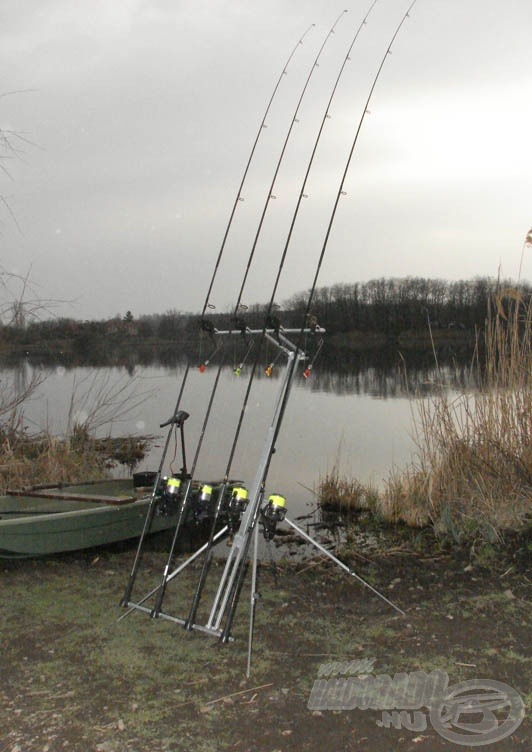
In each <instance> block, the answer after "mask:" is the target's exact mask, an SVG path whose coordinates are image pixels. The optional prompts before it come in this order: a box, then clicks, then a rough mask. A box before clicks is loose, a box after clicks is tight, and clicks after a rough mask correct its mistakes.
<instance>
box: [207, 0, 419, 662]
mask: <svg viewBox="0 0 532 752" xmlns="http://www.w3.org/2000/svg"><path fill="white" fill-rule="evenodd" d="M415 3H416V0H413V1H412V3H411V4H410V5H409V7H408V9H407V11H406V12H405V14H404V15H403V16H402V18H401V20H400V22H399V24H398V26H397V27H396V29H395V32H394V34H393V35H392V37H391V40H390V42H389V44H388V46H387V48H386V51H385V53H384V55H383V57H382V60H381V62H380V65H379V67H378V68H377V71H376V73H375V76H374V78H373V81H372V84H371V87H370V89H369V93H368V96H367V99H366V102H365V104H364V107H363V110H362V114H361V116H360V118H359V121H358V124H357V127H356V130H355V135H354V138H353V141H352V144H351V148H350V151H349V154H348V157H347V160H346V164H345V167H344V171H343V173H342V177H341V180H340V183H339V186H338V190H337V194H336V198H335V202H334V205H333V208H332V211H331V215H330V218H329V223H328V226H327V230H326V232H325V236H324V241H323V245H322V248H321V251H320V254H319V257H318V261H317V264H316V268H315V274H314V278H313V282H312V286H311V288H310V292H309V297H308V300H307V306H306V310H305V313H304V315H303V319H302V324H301V329H300V332H299V341H298V342H297V344H296V351H295V355H296V357H293V358H292V359H291V360H290V361H289V363H288V365H287V368H288V369H289V375H288V379H290V378H291V377H292V376H293V373H294V371H295V368H296V366H297V364H298V362H299V361H298V357H297V353H298V351H299V350H300V344H301V340H302V339H303V334H304V330H305V326H306V322H307V319H308V316H309V314H310V310H311V306H312V301H313V298H314V294H315V291H316V287H317V283H318V278H319V274H320V271H321V266H322V264H323V259H324V257H325V252H326V250H327V246H328V243H329V239H330V234H331V229H332V226H333V223H334V220H335V217H336V213H337V210H338V205H339V203H340V198H341V197H342V196H343V195H345V191H344V186H345V181H346V178H347V174H348V172H349V168H350V166H351V162H352V159H353V154H354V152H355V148H356V146H357V143H358V139H359V136H360V133H361V130H362V126H363V124H364V121H365V119H366V115H367V114H368V112H369V109H368V108H369V104H370V102H371V99H372V97H373V93H374V91H375V88H376V86H377V83H378V81H379V78H380V76H381V73H382V70H383V68H384V65H385V63H386V61H387V59H388V56H389V55H390V54H391V50H392V46H393V44H394V42H395V40H396V38H397V36H398V34H399V32H400V31H401V28H402V27H403V24H404V23H405V22H406V20H407V18H409V17H410V12H411V10H412V8H413V6H414V5H415ZM272 300H273V298H272ZM263 331H264V330H263ZM289 396H290V391H289V390H286V391H285V393H284V395H283V398H282V404H281V407H280V417H279V420H278V421H277V425H276V428H275V434H274V440H273V443H272V449H273V451H274V450H275V441H276V439H277V437H278V434H279V431H280V428H281V423H282V419H283V416H284V413H285V411H286V406H287V404H288V399H289ZM273 451H271V452H270V454H269V457H268V459H267V462H266V465H265V468H264V474H263V485H264V483H265V481H266V477H267V474H268V471H269V466H270V464H271V459H272V456H273ZM257 520H258V514H256V515H255V516H254V518H253V524H256V523H257ZM250 543H251V535H248V536H247V538H246V542H245V550H244V555H243V556H242V559H241V561H240V567H239V571H238V572H237V575H236V578H235V581H234V583H233V585H232V588H231V593H230V598H229V602H228V603H227V607H226V613H227V616H226V620H225V625H224V628H223V630H222V634H221V637H220V639H221V641H222V642H227V640H228V639H229V635H230V630H231V626H232V622H233V619H234V615H235V612H236V607H237V605H238V600H239V595H240V590H241V587H242V584H243V579H244V574H245V570H246V566H245V563H246V560H247V554H248V551H249V545H250ZM252 566H253V572H252V583H255V582H256V567H257V559H256V550H255V553H254V557H253V565H252ZM353 575H354V576H355V577H356V579H357V580H358V581H359V582H361V583H362V584H363V585H364V586H366V587H368V588H369V589H371V590H372V592H374V593H375V594H376V595H378V596H379V597H380V598H382V599H383V600H384V601H385V602H386V603H388V604H390V605H391V606H393V608H394V609H395V610H397V611H399V612H400V613H404V612H402V610H401V609H399V608H398V607H397V606H395V604H393V603H392V602H391V601H389V600H388V599H387V598H386V597H385V596H383V595H382V593H379V592H378V591H377V590H375V589H374V588H373V587H372V586H371V585H370V584H369V583H367V582H366V581H365V580H363V579H362V578H361V577H359V576H358V575H356V574H355V573H353ZM255 604H256V593H253V592H252V595H251V611H250V627H249V638H248V639H249V642H248V675H249V668H250V663H251V657H250V655H251V646H252V639H253V619H254V611H255Z"/></svg>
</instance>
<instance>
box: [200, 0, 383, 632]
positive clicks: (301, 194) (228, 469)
mask: <svg viewBox="0 0 532 752" xmlns="http://www.w3.org/2000/svg"><path fill="white" fill-rule="evenodd" d="M377 1H378V0H373V2H372V3H371V5H370V7H369V10H368V11H367V13H366V14H365V16H364V18H363V19H362V22H361V23H360V25H359V26H358V28H357V30H356V32H355V34H354V37H353V39H352V41H351V44H350V45H349V48H348V50H347V53H346V55H345V57H344V60H343V62H342V65H341V68H340V71H339V73H338V76H337V78H336V81H335V83H334V86H333V89H332V92H331V95H330V98H329V101H328V103H327V106H326V108H325V113H324V116H323V119H322V122H321V125H320V128H319V131H318V135H317V138H316V140H315V143H314V147H313V150H312V153H311V157H310V160H309V163H308V166H307V169H306V172H305V176H304V180H303V183H302V186H301V190H300V192H299V196H298V200H297V204H296V208H295V210H294V213H293V217H292V221H291V225H290V229H289V232H288V237H287V240H286V243H285V246H284V249H283V253H282V256H281V262H280V265H279V268H278V271H277V276H276V279H275V283H274V287H273V290H272V294H271V299H270V303H269V305H268V309H267V313H266V321H265V324H264V328H263V331H262V337H261V343H262V340H263V339H264V335H265V332H266V326H267V321H268V320H269V319H270V317H271V313H272V310H273V306H274V299H275V295H276V292H277V287H278V284H279V280H280V277H281V274H282V269H283V265H284V261H285V259H286V255H287V252H288V247H289V245H290V241H291V237H292V233H293V229H294V225H295V221H296V218H297V215H298V212H299V208H300V206H301V202H302V199H303V197H304V195H305V188H306V184H307V180H308V176H309V173H310V170H311V167H312V164H313V161H314V157H315V154H316V150H317V148H318V144H319V141H320V139H321V135H322V132H323V129H324V126H325V122H326V120H327V119H328V117H329V109H330V106H331V103H332V101H333V98H334V95H335V93H336V90H337V88H338V84H339V82H340V79H341V77H342V74H343V72H344V69H345V66H346V64H347V62H348V60H349V59H350V58H349V56H350V54H351V52H352V50H353V47H354V45H355V42H356V41H357V39H358V36H359V34H360V32H361V30H362V28H363V26H364V25H365V24H366V23H367V19H368V17H369V15H370V14H371V11H372V10H373V8H374V7H375V5H376V3H377ZM344 13H345V11H344ZM343 15H344V14H343V13H342V14H341V15H340V16H339V17H338V18H337V19H336V21H335V23H334V24H333V26H332V28H331V30H330V31H329V34H328V35H327V37H326V39H325V41H324V43H323V45H322V48H321V49H320V52H319V53H318V58H317V59H316V61H315V64H314V66H313V68H312V70H311V74H312V72H313V70H314V68H315V66H316V64H317V62H318V59H319V55H320V54H321V51H322V49H323V47H324V45H325V43H326V42H327V40H328V38H329V37H330V36H331V34H332V33H334V29H335V27H336V25H337V24H338V22H339V21H340V18H341V17H342V16H343ZM311 74H310V75H311ZM310 75H309V79H308V80H310ZM307 83H308V81H307ZM305 88H306V85H305ZM304 92H305V89H304V90H303V92H302V95H301V97H300V100H299V102H298V105H297V107H296V111H295V114H294V118H293V120H292V125H293V124H294V123H295V122H296V119H297V114H298V111H299V107H300V104H301V100H302V97H303V95H304ZM292 125H291V127H292ZM289 136H290V131H289V133H288V136H287V139H286V141H285V145H284V147H283V152H282V153H281V158H280V161H281V159H282V155H283V153H284V149H285V148H286V143H287V141H288V138H289ZM280 161H279V163H278V165H277V169H276V171H275V173H274V178H273V180H272V185H271V187H270V191H269V193H268V198H267V201H266V204H265V207H264V210H263V214H262V217H261V220H260V222H259V226H258V229H257V233H256V235H255V240H254V243H253V246H252V249H251V253H250V256H249V259H248V266H247V268H246V271H245V273H244V277H243V280H242V285H241V288H240V293H239V297H238V300H237V305H236V309H235V310H238V307H239V304H240V301H241V299H242V295H243V290H244V286H245V283H246V280H247V276H248V273H249V268H250V266H251V263H252V261H253V256H254V252H255V248H256V245H257V241H258V238H259V236H260V232H261V228H262V222H263V220H264V215H265V212H266V210H267V207H268V203H269V200H270V198H271V194H272V192H273V188H274V185H275V180H276V177H277V173H278V170H279V166H280ZM260 349H261V348H260V346H259V347H258V348H257V351H256V357H255V360H254V362H253V366H252V370H251V374H250V377H249V379H248V384H247V389H246V393H245V396H244V400H243V404H242V408H241V411H240V416H239V420H238V424H237V427H236V431H235V434H234V437H233V442H232V446H231V450H230V453H229V459H228V462H227V467H226V471H225V476H224V477H225V479H227V480H228V479H229V475H230V472H231V467H232V463H233V459H234V455H235V452H236V446H237V443H238V440H239V436H240V431H241V428H242V424H243V420H244V415H245V412H246V409H247V405H248V402H249V396H250V393H251V387H252V384H253V381H254V378H255V373H256V370H257V366H258V361H259V358H260ZM280 353H281V351H279V354H280ZM296 360H297V359H296ZM223 491H224V489H223V487H222V489H221V492H220V497H219V500H220V501H221V499H222V494H223ZM219 507H220V504H219V505H218V506H217V509H216V511H218V509H219ZM216 524H217V516H216V514H215V518H214V522H213V526H212V531H214V529H215V527H216ZM207 568H208V561H207V557H206V558H205V560H204V569H203V570H202V572H201V575H200V579H199V582H198V585H197V588H196V593H195V596H194V599H193V602H192V607H191V610H190V614H189V618H188V620H187V627H188V628H189V629H190V628H192V625H193V623H194V620H195V616H196V612H197V607H198V604H199V599H200V596H201V591H202V589H203V587H204V584H205V579H206V576H207Z"/></svg>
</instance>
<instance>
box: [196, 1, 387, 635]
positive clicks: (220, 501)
mask: <svg viewBox="0 0 532 752" xmlns="http://www.w3.org/2000/svg"><path fill="white" fill-rule="evenodd" d="M374 1H375V2H376V1H377V0H374ZM347 12H348V11H347V10H343V11H342V12H341V13H340V14H339V16H338V17H337V18H336V20H335V21H334V23H333V25H332V26H331V28H330V29H329V31H328V33H327V35H326V36H325V39H324V40H323V42H322V45H321V47H320V48H319V50H318V54H317V55H316V59H315V60H314V62H313V64H312V67H311V69H310V71H309V74H308V76H307V78H306V80H305V83H304V85H303V88H302V90H301V93H300V96H299V99H298V101H297V104H296V107H295V111H294V114H293V116H292V120H291V122H290V126H289V128H288V131H287V133H286V136H285V139H284V142H283V146H282V148H281V152H280V154H279V157H278V160H277V164H276V166H275V170H274V173H273V177H272V180H271V183H270V186H269V189H268V192H267V195H266V200H265V202H264V206H263V209H262V213H261V216H260V219H259V223H258V226H257V230H256V233H255V237H254V239H253V244H252V246H251V250H250V253H249V256H248V261H247V264H246V268H245V270H244V274H243V276H242V282H241V284H240V290H239V293H238V297H237V300H236V303H235V307H234V312H233V320H232V321H231V323H230V325H229V326H230V329H229V332H228V334H229V335H231V334H232V333H233V329H232V327H233V325H236V326H238V325H239V323H238V318H237V317H238V312H239V309H240V307H241V303H242V297H243V294H244V289H245V286H246V282H247V278H248V275H249V272H250V269H251V266H252V264H253V260H254V258H255V251H256V249H257V244H258V241H259V238H260V236H261V232H262V228H263V225H264V220H265V217H266V214H267V211H268V208H269V206H270V202H271V200H272V198H273V191H274V188H275V184H276V182H277V177H278V175H279V170H280V168H281V165H282V162H283V159H284V156H285V152H286V149H287V146H288V142H289V140H290V137H291V135H292V131H293V128H294V126H295V124H296V123H297V122H298V114H299V110H300V108H301V104H302V102H303V98H304V96H305V94H306V91H307V89H308V86H309V84H310V81H311V78H312V76H313V74H314V71H315V70H316V68H317V67H318V65H319V60H320V57H321V55H322V53H323V50H324V49H325V46H326V44H327V42H328V41H329V39H330V37H331V36H332V35H333V34H334V32H335V28H336V26H337V25H338V23H339V22H340V20H341V19H342V18H343V17H344V15H345V14H346V13H347ZM268 317H269V316H268ZM265 328H266V325H265ZM241 331H242V332H243V333H245V332H246V325H245V323H244V324H243V325H242V329H241ZM259 355H260V353H259V350H257V354H256V358H255V361H254V363H255V364H256V363H257V362H258V358H259ZM223 366H224V358H223V357H222V358H221V359H220V363H219V365H218V370H217V374H216V378H215V382H214V385H213V391H215V390H216V389H217V387H218V382H219V377H220V374H221V371H222V369H223ZM254 372H255V368H254V369H253V373H254ZM251 383H252V379H250V380H248V387H247V390H246V395H245V397H244V404H245V405H247V401H248V399H249V392H250V390H251ZM211 398H212V394H211ZM244 412H245V408H244V407H243V408H242V410H241V412H240V416H239V420H238V424H237V427H236V431H235V436H234V438H233V442H232V445H231V451H230V454H229V459H228V461H227V465H226V470H225V473H224V478H223V481H222V485H221V487H220V489H219V491H218V497H217V503H216V508H215V513H214V517H213V522H212V525H211V530H210V534H209V545H208V547H207V549H206V553H205V556H204V558H203V565H202V569H201V573H200V577H199V580H198V584H197V587H196V591H195V594H194V597H193V600H192V605H191V609H190V612H189V615H188V618H187V621H186V628H187V629H192V628H193V625H194V622H195V618H196V613H197V608H198V605H199V601H200V597H201V592H202V590H203V587H204V585H205V581H206V578H207V573H208V568H209V563H210V554H211V550H212V539H213V536H214V533H215V530H216V527H217V525H218V519H219V515H220V513H221V510H222V504H223V499H224V496H225V492H226V489H227V484H228V482H229V474H230V472H231V467H232V464H233V459H234V455H235V451H236V446H237V442H238V437H239V435H240V430H241V428H242V422H243V418H244Z"/></svg>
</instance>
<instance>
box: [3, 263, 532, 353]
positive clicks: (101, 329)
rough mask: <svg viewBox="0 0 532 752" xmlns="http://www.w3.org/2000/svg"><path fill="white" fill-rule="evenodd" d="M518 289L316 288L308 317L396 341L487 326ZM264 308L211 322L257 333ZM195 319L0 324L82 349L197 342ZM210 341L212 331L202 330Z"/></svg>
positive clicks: (292, 309)
mask: <svg viewBox="0 0 532 752" xmlns="http://www.w3.org/2000/svg"><path fill="white" fill-rule="evenodd" d="M510 288H512V289H513V288H515V283H512V282H511V281H510V280H504V281H501V280H499V281H497V282H494V281H493V280H490V279H489V278H486V277H482V278H475V279H472V280H461V281H458V282H448V281H444V280H440V279H425V278H420V277H405V278H401V279H396V278H388V279H385V278H381V279H374V280H370V281H369V282H355V283H342V284H336V285H332V286H329V287H320V288H318V289H317V290H316V292H315V295H314V299H313V303H312V308H311V314H312V315H313V316H314V317H315V318H316V319H317V321H318V322H319V323H320V324H322V325H323V326H325V327H326V328H327V331H328V332H330V333H333V334H334V333H344V332H346V333H347V332H353V331H363V332H377V333H383V334H386V335H389V336H397V335H399V334H400V333H402V332H409V331H422V330H425V331H426V330H427V329H428V327H429V324H430V327H431V329H432V330H438V329H446V330H449V329H463V330H473V329H479V328H482V327H483V325H484V322H485V320H486V316H487V311H488V306H489V302H490V300H493V298H494V296H495V297H496V296H497V294H498V293H499V294H500V292H501V291H504V290H505V289H510ZM519 291H520V293H521V295H522V296H523V297H524V298H525V299H530V297H531V295H532V287H531V286H530V285H529V284H528V283H521V284H520V285H519ZM307 300H308V292H301V293H298V294H296V295H293V296H292V297H291V298H290V299H289V300H287V301H285V302H284V304H283V305H282V306H280V307H279V308H277V307H276V308H275V310H274V311H273V312H272V317H271V318H272V321H271V322H270V325H272V324H276V323H277V324H279V323H280V324H281V325H282V326H287V327H289V326H295V327H298V326H300V325H301V321H302V316H303V314H304V312H305V310H306V307H307ZM266 310H267V306H266V305H264V304H259V303H257V304H254V305H251V306H249V308H247V309H245V310H242V312H241V314H239V317H238V320H237V321H236V322H235V321H234V319H233V316H232V314H231V313H210V314H209V316H208V320H209V321H210V322H211V323H212V325H213V326H215V327H216V328H218V329H221V328H232V329H235V328H236V329H238V328H239V327H241V326H243V325H247V326H250V327H252V328H260V327H262V326H263V324H264V320H265V312H266ZM198 331H200V321H199V316H198V314H192V313H188V312H183V311H177V310H170V311H167V312H165V313H162V314H150V315H144V316H140V317H139V318H135V317H134V315H133V313H132V312H131V311H127V312H126V313H125V314H124V315H123V316H115V317H113V318H111V319H107V320H102V321H78V320H76V319H73V318H53V319H48V320H44V321H38V320H31V321H30V322H29V323H25V324H24V325H19V324H17V321H14V320H11V321H9V322H5V323H4V324H1V323H0V344H3V345H7V346H9V345H11V346H15V347H16V346H32V345H40V346H44V347H46V346H47V345H49V346H50V348H52V347H53V346H54V347H57V346H58V345H59V346H64V347H68V348H69V349H74V350H76V351H78V352H86V351H87V350H94V349H98V348H104V347H105V348H108V347H110V346H113V345H116V346H119V345H121V344H127V343H132V342H156V341H164V342H173V343H182V344H186V343H187V342H191V341H194V340H197V337H198ZM203 336H205V337H208V332H205V331H204V332H203Z"/></svg>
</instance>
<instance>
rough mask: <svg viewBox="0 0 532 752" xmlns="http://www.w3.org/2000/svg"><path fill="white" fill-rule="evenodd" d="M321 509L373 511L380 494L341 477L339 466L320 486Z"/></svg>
mask: <svg viewBox="0 0 532 752" xmlns="http://www.w3.org/2000/svg"><path fill="white" fill-rule="evenodd" d="M318 498H319V502H320V507H321V508H322V509H323V510H324V511H326V512H348V513H349V512H357V511H367V510H373V509H374V508H375V505H376V503H377V501H378V492H377V491H376V490H375V489H373V488H371V487H368V486H364V485H363V484H362V483H360V482H359V481H358V480H356V479H352V478H348V477H346V476H340V472H339V470H338V467H337V466H334V467H333V469H332V470H331V471H330V472H329V473H327V475H326V476H325V478H322V479H321V480H320V483H319V486H318Z"/></svg>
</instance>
